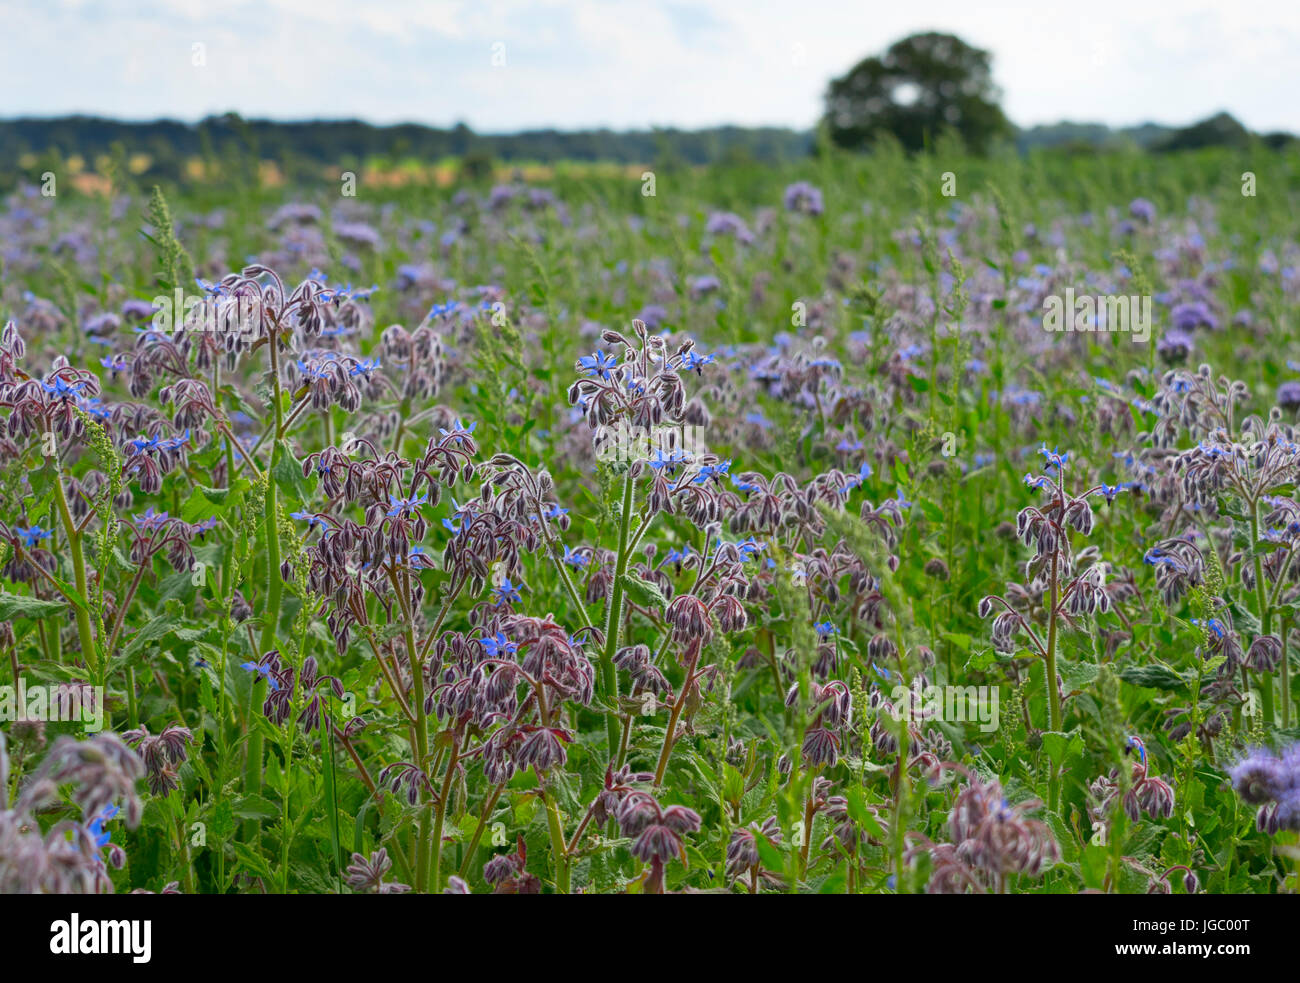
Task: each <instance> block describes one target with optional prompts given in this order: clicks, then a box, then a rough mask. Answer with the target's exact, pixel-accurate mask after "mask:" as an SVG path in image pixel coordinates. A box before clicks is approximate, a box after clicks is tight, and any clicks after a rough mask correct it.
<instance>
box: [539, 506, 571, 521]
mask: <svg viewBox="0 0 1300 983" xmlns="http://www.w3.org/2000/svg"><path fill="white" fill-rule="evenodd" d="M542 514H543V515H544V516H546V518H548V519H558V518H560V516H564V515H568V514H569V510H568V509H562V508H560V506H559V505H558V504H555V505H552V506H551V507H550V508H549V509H547V510H546V511H545V512H543V513H542Z"/></svg>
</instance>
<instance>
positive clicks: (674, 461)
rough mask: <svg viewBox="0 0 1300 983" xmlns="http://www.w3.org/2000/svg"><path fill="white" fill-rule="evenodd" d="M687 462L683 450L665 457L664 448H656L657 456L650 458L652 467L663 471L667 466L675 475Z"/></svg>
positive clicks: (670, 472) (669, 471)
mask: <svg viewBox="0 0 1300 983" xmlns="http://www.w3.org/2000/svg"><path fill="white" fill-rule="evenodd" d="M686 462H687V457H686V455H685V454H684V453H683V452H682V451H672V452H671V453H669V454H668V455H667V456H666V457H665V456H664V452H663V449H662V448H658V449H656V450H655V456H654V457H652V458H650V461H649V464H650V467H652V468H654V470H656V471H661V470H663V469H664V468H667V469H668V473H669V474H670V475H674V474H676V473H677V469H678V468H680V467H681V466H682V465H683V464H685V463H686ZM728 463H730V462H728Z"/></svg>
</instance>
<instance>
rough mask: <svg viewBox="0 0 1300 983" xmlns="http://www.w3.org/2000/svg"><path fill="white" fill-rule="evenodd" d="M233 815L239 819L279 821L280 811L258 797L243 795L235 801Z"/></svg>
mask: <svg viewBox="0 0 1300 983" xmlns="http://www.w3.org/2000/svg"><path fill="white" fill-rule="evenodd" d="M234 813H235V815H236V816H238V817H239V818H240V819H279V818H280V810H279V808H278V807H277V806H276V805H275V803H274V802H271V801H270V800H269V799H265V798H263V797H262V796H260V795H244V796H240V798H239V799H238V800H236V802H235V805H234Z"/></svg>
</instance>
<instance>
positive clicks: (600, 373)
mask: <svg viewBox="0 0 1300 983" xmlns="http://www.w3.org/2000/svg"><path fill="white" fill-rule="evenodd" d="M617 367H618V359H617V358H615V357H614V356H613V355H606V354H605V352H604V351H603V350H599V349H598V350H597V351H594V352H592V353H591V354H590V355H583V356H582V357H581V358H580V359H578V368H580V369H586V370H587V376H588V377H589V378H601V379H604V380H606V381H607V382H608V381H609V374H610V372H611V371H612V370H614V369H616V368H617Z"/></svg>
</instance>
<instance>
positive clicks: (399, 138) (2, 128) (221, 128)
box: [0, 113, 1294, 186]
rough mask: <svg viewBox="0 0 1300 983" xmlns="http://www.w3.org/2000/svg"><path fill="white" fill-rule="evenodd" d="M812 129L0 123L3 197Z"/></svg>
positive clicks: (764, 143) (590, 153)
mask: <svg viewBox="0 0 1300 983" xmlns="http://www.w3.org/2000/svg"><path fill="white" fill-rule="evenodd" d="M1254 139H1261V140H1263V141H1264V142H1265V143H1266V144H1268V145H1270V146H1282V145H1284V144H1286V143H1288V142H1290V141H1291V140H1293V139H1294V137H1292V136H1290V135H1289V134H1267V135H1263V136H1261V137H1256V136H1255V135H1252V134H1250V133H1249V132H1248V131H1247V130H1246V128H1245V127H1243V126H1242V125H1241V124H1240V123H1239V122H1238V121H1237V120H1235V119H1234V118H1233V117H1231V116H1229V115H1228V114H1226V113H1220V114H1218V115H1216V116H1213V117H1210V118H1209V119H1207V120H1204V121H1202V122H1200V123H1197V124H1195V125H1193V126H1189V127H1185V128H1181V129H1175V128H1170V127H1165V126H1160V125H1158V124H1155V123H1147V124H1144V125H1142V126H1137V127H1130V128H1126V129H1111V128H1110V127H1107V126H1105V125H1102V124H1093V123H1058V124H1054V125H1051V126H1036V127H1033V128H1029V129H1021V130H1018V131H1017V132H1016V135H1015V142H1016V145H1017V147H1018V149H1019V150H1020V151H1021V152H1026V151H1029V150H1033V149H1036V148H1040V147H1062V148H1069V149H1074V150H1078V151H1080V152H1091V151H1096V150H1112V149H1120V148H1123V147H1126V146H1128V147H1135V148H1138V149H1142V150H1152V151H1165V150H1179V149H1195V148H1197V147H1204V146H1242V145H1244V144H1246V143H1248V142H1250V141H1252V140H1254ZM816 143H817V140H816V134H815V133H814V131H811V130H803V131H800V130H792V129H782V128H778V127H740V126H720V127H714V128H711V129H704V130H679V129H654V130H628V131H614V130H607V129H601V130H576V131H561V130H530V131H525V132H521V133H510V134H481V133H475V132H474V131H473V130H472V129H470V128H469V127H468V126H466V125H464V124H459V125H457V126H454V127H452V128H450V129H437V128H434V127H429V126H422V125H419V124H413V123H412V124H400V125H395V126H374V125H371V124H369V123H365V122H362V121H360V120H308V121H301V122H278V121H273V120H245V119H242V118H241V117H239V116H238V115H236V114H233V113H231V114H226V115H224V116H213V117H209V118H207V119H204V120H202V121H201V122H199V123H183V122H179V121H176V120H155V121H152V122H123V121H120V120H112V119H104V118H99V117H93V116H63V117H56V118H22V119H13V120H0V186H10V185H11V184H12V182H13V180H14V179H15V178H17V177H18V174H19V172H20V171H27V170H30V169H31V167H32V165H33V163H34V162H35V163H38V164H39V163H40V162H41V161H45V160H49V159H51V158H52V157H57V158H58V159H60V160H67V159H68V158H70V157H73V156H78V157H81V158H82V159H83V161H84V162H85V164H86V166H87V167H90V168H94V167H95V164H96V161H97V160H99V159H101V158H103V157H104V156H109V157H112V156H114V155H125V156H127V157H130V158H133V159H139V166H138V168H136V170H137V173H140V174H142V175H143V176H146V177H149V178H156V179H167V180H175V179H182V178H184V177H185V176H186V175H187V173H189V172H188V170H187V168H188V167H189V166H190V164H191V162H193V161H196V160H197V161H204V160H209V161H213V162H216V163H218V164H221V165H223V166H224V167H229V166H232V165H233V166H240V164H239V163H238V162H241V161H242V162H243V165H244V166H246V165H247V162H248V161H250V160H269V161H275V162H277V163H278V164H279V165H280V166H281V167H282V168H283V169H284V170H285V171H286V172H287V175H288V176H290V177H308V176H310V175H312V174H317V175H319V174H320V173H321V172H322V170H323V169H327V168H350V167H356V166H359V165H361V164H363V163H364V162H367V161H372V160H374V159H376V158H379V159H386V160H389V161H393V162H397V161H402V160H411V159H415V160H423V161H437V160H441V159H444V158H457V159H460V160H461V161H463V162H465V163H467V164H470V165H474V164H477V165H478V166H477V167H473V166H471V168H470V173H471V174H487V173H490V164H491V163H492V162H500V163H511V162H521V161H537V162H543V163H548V162H554V161H561V160H565V161H591V162H594V161H602V162H612V163H622V164H647V165H650V164H653V165H656V166H660V167H663V166H667V165H669V164H685V165H692V164H715V163H725V162H729V161H734V162H737V163H740V162H758V163H781V162H786V161H792V160H796V159H798V158H801V157H806V156H807V155H808V154H810V153H812V152H813V151H814V148H815V146H816Z"/></svg>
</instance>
